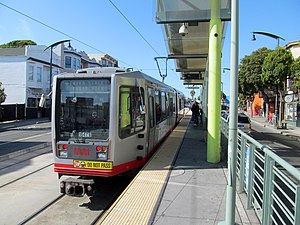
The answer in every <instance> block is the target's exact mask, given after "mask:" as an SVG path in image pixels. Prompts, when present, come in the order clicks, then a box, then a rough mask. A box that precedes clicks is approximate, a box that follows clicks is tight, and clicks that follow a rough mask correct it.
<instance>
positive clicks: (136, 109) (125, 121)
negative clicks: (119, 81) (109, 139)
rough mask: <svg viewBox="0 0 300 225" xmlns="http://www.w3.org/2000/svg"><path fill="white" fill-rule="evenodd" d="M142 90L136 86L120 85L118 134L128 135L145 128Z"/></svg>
mask: <svg viewBox="0 0 300 225" xmlns="http://www.w3.org/2000/svg"><path fill="white" fill-rule="evenodd" d="M143 98H144V90H143V89H142V88H138V87H120V111H119V113H120V117H119V136H120V138H126V137H129V136H131V135H133V134H135V133H136V132H139V131H141V130H143V129H144V128H145V114H144V113H143V111H142V110H143V109H142V107H141V106H142V105H143V102H144V101H143Z"/></svg>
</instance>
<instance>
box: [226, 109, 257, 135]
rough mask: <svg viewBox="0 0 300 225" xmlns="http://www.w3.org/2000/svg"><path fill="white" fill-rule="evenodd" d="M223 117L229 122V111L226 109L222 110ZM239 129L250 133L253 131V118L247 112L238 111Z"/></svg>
mask: <svg viewBox="0 0 300 225" xmlns="http://www.w3.org/2000/svg"><path fill="white" fill-rule="evenodd" d="M221 117H223V118H224V119H225V120H226V121H227V122H229V113H228V112H227V111H225V110H221ZM238 129H240V130H241V131H243V132H245V133H247V134H250V133H251V129H252V126H251V120H250V118H249V117H248V116H247V115H246V114H245V113H238Z"/></svg>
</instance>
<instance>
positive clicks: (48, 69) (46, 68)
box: [44, 67, 50, 83]
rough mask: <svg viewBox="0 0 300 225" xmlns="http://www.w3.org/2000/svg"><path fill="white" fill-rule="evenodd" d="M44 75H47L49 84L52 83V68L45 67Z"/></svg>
mask: <svg viewBox="0 0 300 225" xmlns="http://www.w3.org/2000/svg"><path fill="white" fill-rule="evenodd" d="M44 74H46V79H47V83H50V68H48V67H44Z"/></svg>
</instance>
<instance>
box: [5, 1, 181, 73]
mask: <svg viewBox="0 0 300 225" xmlns="http://www.w3.org/2000/svg"><path fill="white" fill-rule="evenodd" d="M109 2H110V3H111V4H112V5H113V7H114V8H115V9H116V10H117V11H118V12H119V13H120V14H121V15H122V17H123V18H124V19H125V20H126V21H127V22H128V23H129V24H130V26H131V27H132V28H133V29H134V30H135V31H136V32H137V33H138V35H139V36H140V37H141V38H142V39H143V40H144V41H145V42H146V43H147V45H148V46H149V47H150V48H151V49H152V50H153V51H154V52H155V53H156V54H157V55H158V56H160V54H159V53H158V52H157V51H156V50H155V48H154V47H153V46H152V45H151V44H150V42H149V41H147V39H146V38H145V37H144V36H143V35H142V34H141V32H140V31H139V30H138V29H137V28H136V27H135V26H134V25H133V23H131V22H130V20H129V19H128V18H127V17H126V16H125V15H124V14H123V13H122V11H121V10H120V9H119V8H118V7H117V6H116V5H115V4H114V3H113V2H112V1H111V0H109ZM0 5H2V6H4V7H6V8H8V9H9V10H12V11H14V12H16V13H18V14H20V15H22V16H24V17H26V18H28V19H30V20H33V21H35V22H36V23H39V24H41V25H43V26H45V27H47V28H49V29H51V30H54V31H55V32H57V33H60V34H62V35H64V36H66V37H68V38H70V39H72V41H77V42H79V43H81V44H83V45H85V46H87V47H89V48H91V49H93V50H95V51H97V52H100V53H102V54H107V53H106V52H104V51H102V50H100V49H98V48H95V47H93V46H92V45H90V44H87V43H85V42H83V41H81V40H80V39H78V38H76V37H74V36H71V35H69V34H67V33H65V32H63V31H61V30H59V29H57V28H55V27H53V26H50V25H48V24H46V23H44V22H42V21H40V20H38V19H35V18H33V17H32V16H29V15H27V14H25V13H23V12H21V11H19V10H17V9H15V8H12V7H10V6H8V5H6V4H4V3H2V2H0ZM117 60H118V61H119V62H121V63H124V64H126V65H128V66H129V67H132V68H138V67H135V66H132V65H131V64H129V63H127V62H125V61H123V60H120V59H117ZM169 69H170V70H171V71H173V72H174V70H173V69H171V68H170V67H169ZM139 70H142V69H139ZM144 70H145V69H144ZM153 70H154V69H153ZM155 70H157V69H155ZM176 75H177V74H176ZM177 76H178V75H177Z"/></svg>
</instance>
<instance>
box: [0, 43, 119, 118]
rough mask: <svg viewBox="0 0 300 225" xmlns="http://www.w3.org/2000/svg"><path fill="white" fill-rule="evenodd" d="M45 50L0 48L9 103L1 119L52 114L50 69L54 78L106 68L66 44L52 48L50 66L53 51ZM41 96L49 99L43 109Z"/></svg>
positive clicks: (0, 66)
mask: <svg viewBox="0 0 300 225" xmlns="http://www.w3.org/2000/svg"><path fill="white" fill-rule="evenodd" d="M46 48H47V46H44V45H28V46H25V47H23V48H0V81H1V82H2V86H3V87H4V89H5V91H4V92H5V94H6V100H5V102H4V103H2V104H1V107H3V108H4V115H3V116H2V119H1V118H0V120H14V119H24V118H26V119H30V118H37V117H40V116H49V115H50V98H49V96H50V95H51V86H50V67H51V68H52V76H55V75H57V74H59V73H62V72H75V71H76V70H78V69H82V68H90V67H99V66H103V64H102V62H101V61H98V60H97V59H95V58H92V59H91V58H90V57H89V56H88V54H86V53H85V52H77V51H76V50H75V49H73V48H72V47H71V46H69V47H65V46H64V44H60V45H57V46H55V47H53V48H52V62H51V63H50V55H51V52H50V51H51V49H50V48H48V49H46ZM45 49H46V50H45ZM107 56H108V57H109V55H107ZM111 58H112V57H111ZM107 65H108V64H107ZM109 65H111V66H117V65H118V63H117V61H116V62H115V63H114V64H109ZM51 80H52V79H51ZM42 94H43V95H44V96H46V101H45V104H44V106H43V107H39V100H40V98H41V96H42Z"/></svg>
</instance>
